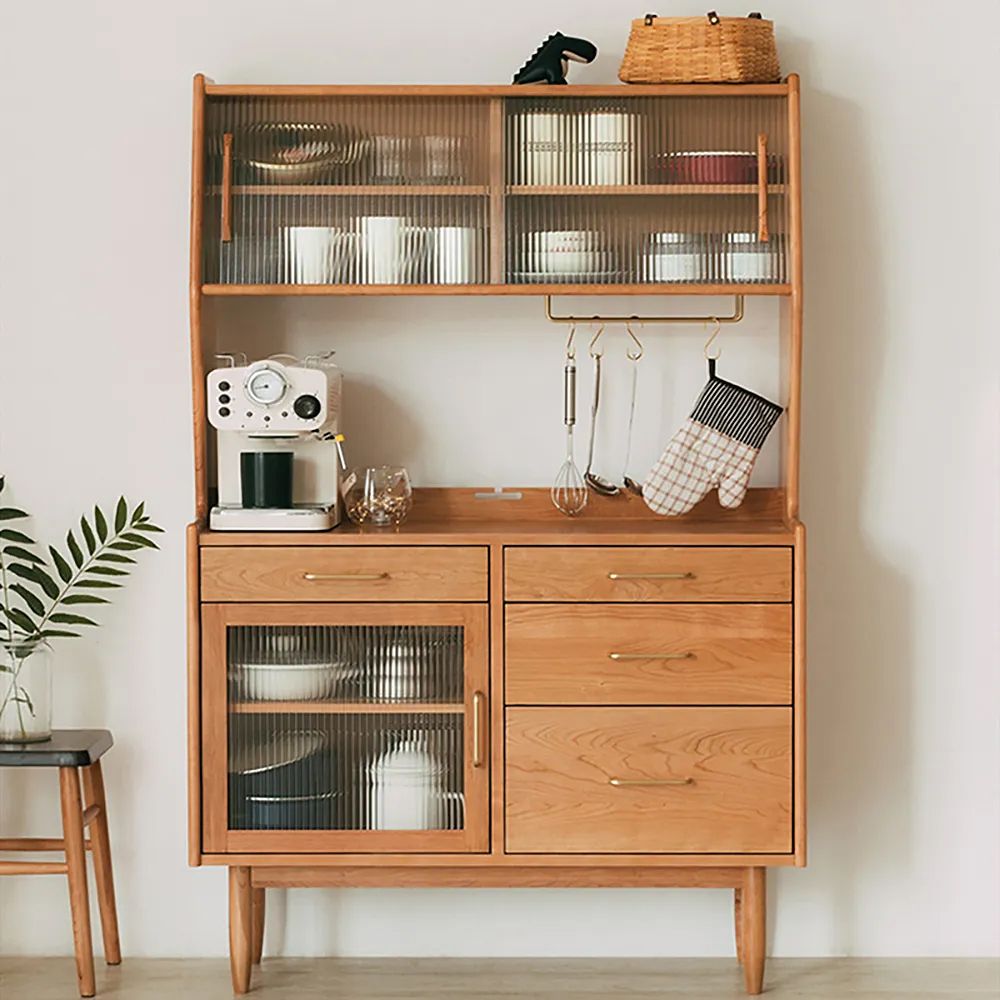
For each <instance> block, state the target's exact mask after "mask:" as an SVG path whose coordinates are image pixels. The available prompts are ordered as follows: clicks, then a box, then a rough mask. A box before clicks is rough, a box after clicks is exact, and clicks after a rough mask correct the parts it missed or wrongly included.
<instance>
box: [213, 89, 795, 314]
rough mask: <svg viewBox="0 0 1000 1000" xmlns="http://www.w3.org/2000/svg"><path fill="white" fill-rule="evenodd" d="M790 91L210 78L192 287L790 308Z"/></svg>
mask: <svg viewBox="0 0 1000 1000" xmlns="http://www.w3.org/2000/svg"><path fill="white" fill-rule="evenodd" d="M796 82H797V81H795V80H794V78H793V79H792V80H789V81H788V82H786V83H780V84H769V85H749V86H725V85H713V86H674V87H626V86H614V87H573V86H570V87H551V88H547V87H233V86H215V85H212V84H209V85H207V86H205V87H204V89H203V92H202V94H201V107H200V111H199V108H198V106H197V98H198V95H197V93H196V121H198V120H199V116H200V121H201V129H200V133H199V132H198V131H197V130H196V148H195V170H196V187H195V190H196V200H197V202H198V204H197V205H196V219H195V221H196V239H198V240H200V248H201V252H200V266H201V275H200V280H201V284H202V286H203V290H204V291H205V292H206V293H208V294H220V295H222V294H338V293H346V294H359V293H366V292H367V293H375V294H389V293H392V292H394V291H398V292H400V293H406V294H414V293H421V292H424V293H426V292H437V293H452V294H456V293H457V294H461V293H482V294H517V293H521V294H538V293H540V292H549V291H560V292H565V291H568V290H571V289H572V290H582V291H588V292H612V291H622V290H626V291H631V292H636V291H642V292H653V293H670V292H674V293H682V294H691V293H697V292H706V293H711V292H718V291H720V290H722V291H733V292H738V293H741V294H786V293H787V292H788V291H789V290H790V286H791V283H792V281H793V275H792V273H791V270H792V266H793V257H794V243H795V241H796V233H797V225H798V220H797V207H796V206H797V198H798V121H797V99H796V100H793V99H792V98H793V96H794V97H795V98H797V88H796V86H795V83H796ZM199 135H200V140H199V138H198V136H199ZM198 173H200V177H199V176H197V174H198Z"/></svg>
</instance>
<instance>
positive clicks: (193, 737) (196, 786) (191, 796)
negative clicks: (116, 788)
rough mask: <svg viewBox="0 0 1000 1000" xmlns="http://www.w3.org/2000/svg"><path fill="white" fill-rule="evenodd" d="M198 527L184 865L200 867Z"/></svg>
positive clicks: (191, 550)
mask: <svg viewBox="0 0 1000 1000" xmlns="http://www.w3.org/2000/svg"><path fill="white" fill-rule="evenodd" d="M198 557H199V551H198V525H197V524H189V525H188V527H187V666H188V675H187V724H188V864H190V865H192V866H193V867H197V866H198V865H200V864H201V604H200V601H201V597H200V592H199V586H198V580H199V559H198Z"/></svg>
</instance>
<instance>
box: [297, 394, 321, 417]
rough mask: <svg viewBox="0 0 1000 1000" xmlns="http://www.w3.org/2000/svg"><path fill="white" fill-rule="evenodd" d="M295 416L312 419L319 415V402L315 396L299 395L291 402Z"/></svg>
mask: <svg viewBox="0 0 1000 1000" xmlns="http://www.w3.org/2000/svg"><path fill="white" fill-rule="evenodd" d="M292 409H293V410H294V411H295V414H296V416H299V417H301V418H302V419H303V420H314V419H315V418H316V417H318V416H319V411H320V409H321V406H320V402H319V400H318V399H317V398H316V397H315V396H308V395H307V396H299V397H298V398H297V399H296V400H295V402H294V403H293V404H292Z"/></svg>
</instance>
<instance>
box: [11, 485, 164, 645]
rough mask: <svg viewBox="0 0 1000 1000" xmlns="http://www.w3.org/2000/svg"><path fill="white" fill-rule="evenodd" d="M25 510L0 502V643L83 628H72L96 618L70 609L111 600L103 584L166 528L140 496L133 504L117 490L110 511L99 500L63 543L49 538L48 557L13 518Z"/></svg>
mask: <svg viewBox="0 0 1000 1000" xmlns="http://www.w3.org/2000/svg"><path fill="white" fill-rule="evenodd" d="M3 488H4V479H3V477H2V476H0V493H2V492H3ZM27 517H28V513H27V512H26V511H23V510H20V509H19V508H17V507H0V643H2V642H5V641H6V642H9V643H13V642H18V643H30V642H36V641H38V640H41V639H49V638H64V637H65V638H75V637H77V636H79V635H80V634H81V633H80V632H77V631H74V629H75V628H80V627H86V626H96V625H98V624H99V622H96V621H94V620H93V619H92V618H89V617H87V616H86V615H84V614H81V613H79V611H78V610H74V609H79V608H80V606H81V605H96V604H110V603H111V602H110V600H109V599H108V597H107V596H104V593H103V592H105V591H108V590H113V589H116V588H118V587H121V586H122V585H123V583H124V578H125V577H127V576H128V574H129V572H130V571H131V568H132V566H133V565H134V564H135V561H136V560H135V558H134V556H133V553H137V552H139V551H140V550H142V549H156V548H159V546H158V545H157V544H156V542H154V541H153V539H152V538H150V537H149V536H150V535H151V534H156V533H159V532H162V531H163V529H162V528H160V527H158V526H157V525H155V524H153V523H152V521H150V519H149V517H147V516H146V513H145V504H144V503H140V504H138V505H137V506H135V507H132V508H130V507H129V504H128V502H127V501H126V499H125V498H124V497H120V498H119V499H118V502H117V503H116V504H115V507H114V511H113V513H112V515H111V516H110V517H108V516H106V515H105V513H104V511H102V510H101V508H100V507H97V506H95V507H94V512H93V515H92V517H90V518H88V517H87V515H86V514H84V515H83V516H82V517H81V518H80V524H79V528H78V529H77V530H76V531H74V529H73V528H70V530H69V531H67V532H66V541H65V545H64V546H63V547H61V548H57V547H56V546H55V545H49V546H48V559H46V558H45V556H44V555H43V554H42V551H41V548H40V546H39V545H38V543H37V542H36V541H35V540H34V539H33V538H31V537H30V536H29V535H27V534H25V533H24V532H23V531H21V530H20V529H18V528H13V527H11V526H10V525H11V523H12V522H17V521H20V520H23V519H25V518H27ZM50 560H51V561H50ZM87 610H90V609H89V608H88V609H87ZM67 626H70V627H69V628H67Z"/></svg>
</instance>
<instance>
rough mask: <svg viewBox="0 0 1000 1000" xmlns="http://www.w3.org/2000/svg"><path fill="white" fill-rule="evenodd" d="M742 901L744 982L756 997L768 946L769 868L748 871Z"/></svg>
mask: <svg viewBox="0 0 1000 1000" xmlns="http://www.w3.org/2000/svg"><path fill="white" fill-rule="evenodd" d="M741 896H742V899H741V900H740V903H741V906H740V909H741V910H742V914H743V921H742V923H743V934H742V941H743V946H742V951H743V982H744V984H745V985H746V990H747V993H749V994H750V995H751V996H756V995H757V994H758V993H760V992H761V990H762V989H763V988H764V955H765V950H766V945H767V869H766V868H747V869H746V871H745V872H744V875H743V891H742V893H741Z"/></svg>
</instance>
